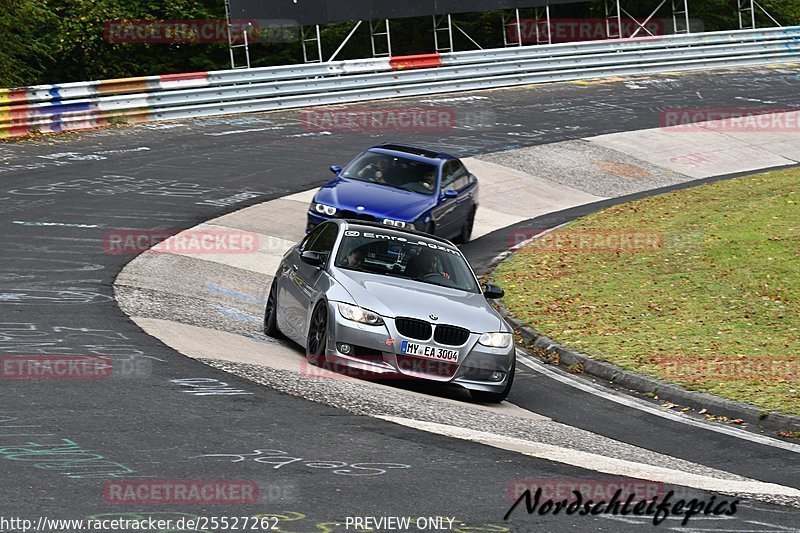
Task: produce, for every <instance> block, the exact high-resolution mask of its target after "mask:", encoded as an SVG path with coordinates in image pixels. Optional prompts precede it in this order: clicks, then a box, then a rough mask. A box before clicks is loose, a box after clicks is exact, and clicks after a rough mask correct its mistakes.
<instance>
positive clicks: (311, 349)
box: [264, 220, 516, 402]
mask: <svg viewBox="0 0 800 533" xmlns="http://www.w3.org/2000/svg"><path fill="white" fill-rule="evenodd" d="M502 296H503V290H502V289H501V288H499V287H497V286H495V285H491V284H486V285H484V286H481V284H480V283H479V282H478V280H477V279H476V277H475V274H474V273H473V271H472V269H471V268H470V266H469V264H468V263H467V261H466V259H465V258H464V256H463V255H462V254H461V251H460V250H459V249H458V248H456V247H455V246H454V245H453V244H452V243H451V242H450V241H447V240H444V239H440V238H438V237H433V236H431V235H427V234H424V233H421V232H417V231H410V230H401V229H396V228H390V227H387V226H385V225H382V224H373V223H369V222H363V221H358V220H330V221H328V222H325V223H323V224H320V225H319V226H317V227H316V228H315V229H314V231H312V232H311V233H309V234H308V235H306V237H305V238H304V239H303V240H302V241H301V242H300V243H299V244H298V245H296V246H294V247H292V248H291V249H290V250H289V251H288V252H286V254H285V255H284V256H283V260H282V261H281V264H280V267H279V268H278V271H277V273H276V274H275V279H274V281H273V282H272V286H271V287H270V291H269V297H268V298H267V306H266V311H265V313H264V332H265V333H266V334H267V335H270V336H273V337H276V336H280V335H281V334H283V335H286V336H287V337H289V338H290V339H292V340H294V341H295V342H297V343H298V344H300V345H301V346H303V347H305V349H306V358H307V361H308V363H310V364H311V365H315V366H331V367H333V368H334V369H337V370H342V371H344V372H345V373H347V374H351V375H357V376H362V377H371V378H392V377H403V378H411V379H424V380H432V381H438V382H444V383H450V384H452V385H455V386H460V387H463V388H465V389H468V390H469V391H470V395H471V396H472V398H473V399H474V400H477V401H482V402H502V401H503V400H504V399H505V398H506V396H508V393H509V391H510V390H511V385H512V383H513V380H514V370H515V366H516V357H515V349H514V336H513V333H512V330H511V328H510V327H509V325H508V324H507V323H506V322H505V320H503V318H502V317H501V316H500V315H499V314H498V313H497V311H495V309H493V308H492V306H491V305H489V302H488V301H487V299H495V298H501V297H502Z"/></svg>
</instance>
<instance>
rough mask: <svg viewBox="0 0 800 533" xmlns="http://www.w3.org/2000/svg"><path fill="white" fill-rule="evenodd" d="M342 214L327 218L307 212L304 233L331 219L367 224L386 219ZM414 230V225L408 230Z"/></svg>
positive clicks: (347, 213) (369, 215) (388, 226)
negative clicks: (364, 222)
mask: <svg viewBox="0 0 800 533" xmlns="http://www.w3.org/2000/svg"><path fill="white" fill-rule="evenodd" d="M340 213H341V211H340ZM344 213H345V215H346V216H338V215H334V216H328V215H323V214H320V213H317V212H316V211H311V210H308V211H307V212H306V215H307V217H308V221H307V222H306V233H311V231H313V229H314V228H316V227H317V226H319V225H320V224H322V223H323V222H325V221H328V220H331V219H333V218H352V219H356V220H364V221H367V222H378V223H380V222H382V221H383V220H384V219H385V218H388V217H379V216H377V215H373V214H359V213H352V214H349V213H351V212H350V211H345V212H344ZM406 224H409V222H406ZM411 224H413V223H411ZM386 227H387V228H391V227H392V226H390V225H388V224H387V225H386ZM415 228H416V225H415V224H414V225H412V226H411V228H410V229H415Z"/></svg>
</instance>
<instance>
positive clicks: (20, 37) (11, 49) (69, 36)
mask: <svg viewBox="0 0 800 533" xmlns="http://www.w3.org/2000/svg"><path fill="white" fill-rule="evenodd" d="M760 3H761V4H762V5H764V6H765V7H766V8H767V9H768V10H769V11H770V13H771V14H772V15H773V16H774V17H775V18H776V19H777V20H778V22H780V23H781V24H783V25H792V24H800V0H762V1H761V2H760ZM622 5H623V7H624V9H625V10H626V11H628V12H629V13H631V15H633V16H636V17H639V18H644V17H645V16H647V15H648V14H649V13H650V11H652V9H653V8H654V7H655V6H656V5H657V1H656V0H623V2H622ZM689 5H690V12H691V16H692V18H699V19H702V20H703V24H704V29H705V30H706V31H713V30H724V29H733V28H737V27H738V20H737V15H736V0H689ZM533 15H534V14H533V10H531V9H524V10H522V11H521V16H522V17H533ZM224 16H225V9H224V1H223V0H0V43H2V44H0V87H13V86H19V85H29V84H35V83H57V82H69V81H81V80H91V79H104V78H117V77H127V76H142V75H148V74H166V73H174V72H190V71H197V70H216V69H223V68H227V67H228V66H229V55H228V49H227V44H226V43H215V44H208V43H202V44H200V43H198V44H185V43H184V44H181V43H171V44H167V43H150V44H146V43H112V42H108V40H107V39H106V38H105V35H104V28H105V26H106V24H107V23H108V22H109V21H114V20H126V19H127V20H132V19H149V20H189V19H216V20H221V19H223V18H224ZM551 16H552V17H553V18H575V17H602V16H603V2H602V1H600V0H594V1H592V2H590V3H589V4H588V5H587V4H574V5H556V6H552V7H551ZM657 16H659V17H667V16H669V12H668V8H662V10H661V11H660V12H659V14H658V15H657ZM453 21H454V22H455V23H456V24H457V25H458V27H460V28H461V29H463V30H464V32H466V33H467V34H468V35H469V37H471V38H472V39H473V40H474V41H476V42H478V43H480V45H481V46H482V47H484V48H491V47H498V46H502V45H503V35H502V31H503V28H502V25H501V23H500V12H497V11H494V12H487V13H464V14H457V15H454V16H453ZM758 23H759V25H761V26H770V25H773V24H772V22H771V21H770V20H769V19H768V18H767V17H766V16H765V15H763V14H759V15H758ZM352 26H353V23H346V24H331V25H327V26H325V27H324V29H323V31H322V41H323V55H324V57H323V58H324V59H326V60H327V59H328V58H329V57H330V55H331V54H332V53H333V51H334V50H335V49H336V48H337V47H338V46H339V44H340V43H341V42H342V40H343V39H344V38H345V36H346V35H347V34H348V33H349V31H350V29H351V28H352ZM391 28H392V48H393V51H394V53H395V55H405V54H416V53H426V52H432V51H433V50H434V42H433V31H432V24H431V20H430V18H428V17H423V18H411V19H400V20H393V21H392V22H391ZM453 40H454V43H455V47H456V49H457V50H471V49H475V48H476V46H475V44H474V43H473V42H472V41H471V40H470V39H469V38H467V37H466V36H465V35H464V34H463V33H462V32H461V31H460V30H458V29H454V31H453ZM371 54H372V51H371V46H370V39H369V30H368V25H367V23H364V24H362V25H361V27H360V28H359V30H358V31H357V33H356V34H355V35H354V37H353V39H352V40H351V42H350V43H348V44H347V46H345V48H344V49H343V50H342V51H341V53H340V54H339V55H338V56H337V59H351V58H361V57H370V56H371ZM250 56H251V60H252V65H253V66H268V65H279V64H289V63H298V62H300V61H302V52H301V46H300V43H299V42H298V41H294V42H289V43H271V44H264V43H256V44H253V45H252V46H251V50H250Z"/></svg>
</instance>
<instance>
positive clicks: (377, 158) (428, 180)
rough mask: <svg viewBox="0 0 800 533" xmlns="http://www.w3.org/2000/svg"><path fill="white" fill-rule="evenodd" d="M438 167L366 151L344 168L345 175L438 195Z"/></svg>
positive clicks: (343, 175)
mask: <svg viewBox="0 0 800 533" xmlns="http://www.w3.org/2000/svg"><path fill="white" fill-rule="evenodd" d="M436 170H437V167H436V166H435V165H431V164H430V163H423V162H421V161H415V160H414V159H407V158H405V157H398V156H392V155H386V154H381V153H378V152H370V151H368V152H364V153H363V154H361V155H360V156H359V157H358V158H357V159H356V160H355V161H353V162H352V163H350V164H349V165H347V168H345V169H344V170H343V171H342V174H341V175H342V177H345V178H349V179H353V180H358V181H367V182H370V183H377V184H379V185H385V186H387V187H392V188H394V189H401V190H404V191H411V192H416V193H420V194H428V195H430V194H434V193H435V192H436V188H437V187H436V186H437V172H436Z"/></svg>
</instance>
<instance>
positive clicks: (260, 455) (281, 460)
mask: <svg viewBox="0 0 800 533" xmlns="http://www.w3.org/2000/svg"><path fill="white" fill-rule="evenodd" d="M288 453H289V452H285V451H283V450H273V449H258V450H253V453H213V454H204V455H195V456H193V457H190V459H197V458H200V457H228V458H232V459H231V462H232V463H240V462H243V461H249V460H251V459H252V460H253V461H255V462H256V463H260V464H268V465H273V466H272V468H273V469H275V470H277V469H278V468H282V467H284V466H287V465H290V464H292V463H295V464H302V465H303V466H306V467H307V468H320V469H329V470H332V471H333V473H334V474H338V475H341V476H380V475H382V474H385V473H386V472H387V471H388V470H393V469H406V468H411V465H406V464H400V463H347V462H345V461H318V460H309V459H304V458H302V457H290V456H289V455H288Z"/></svg>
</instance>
